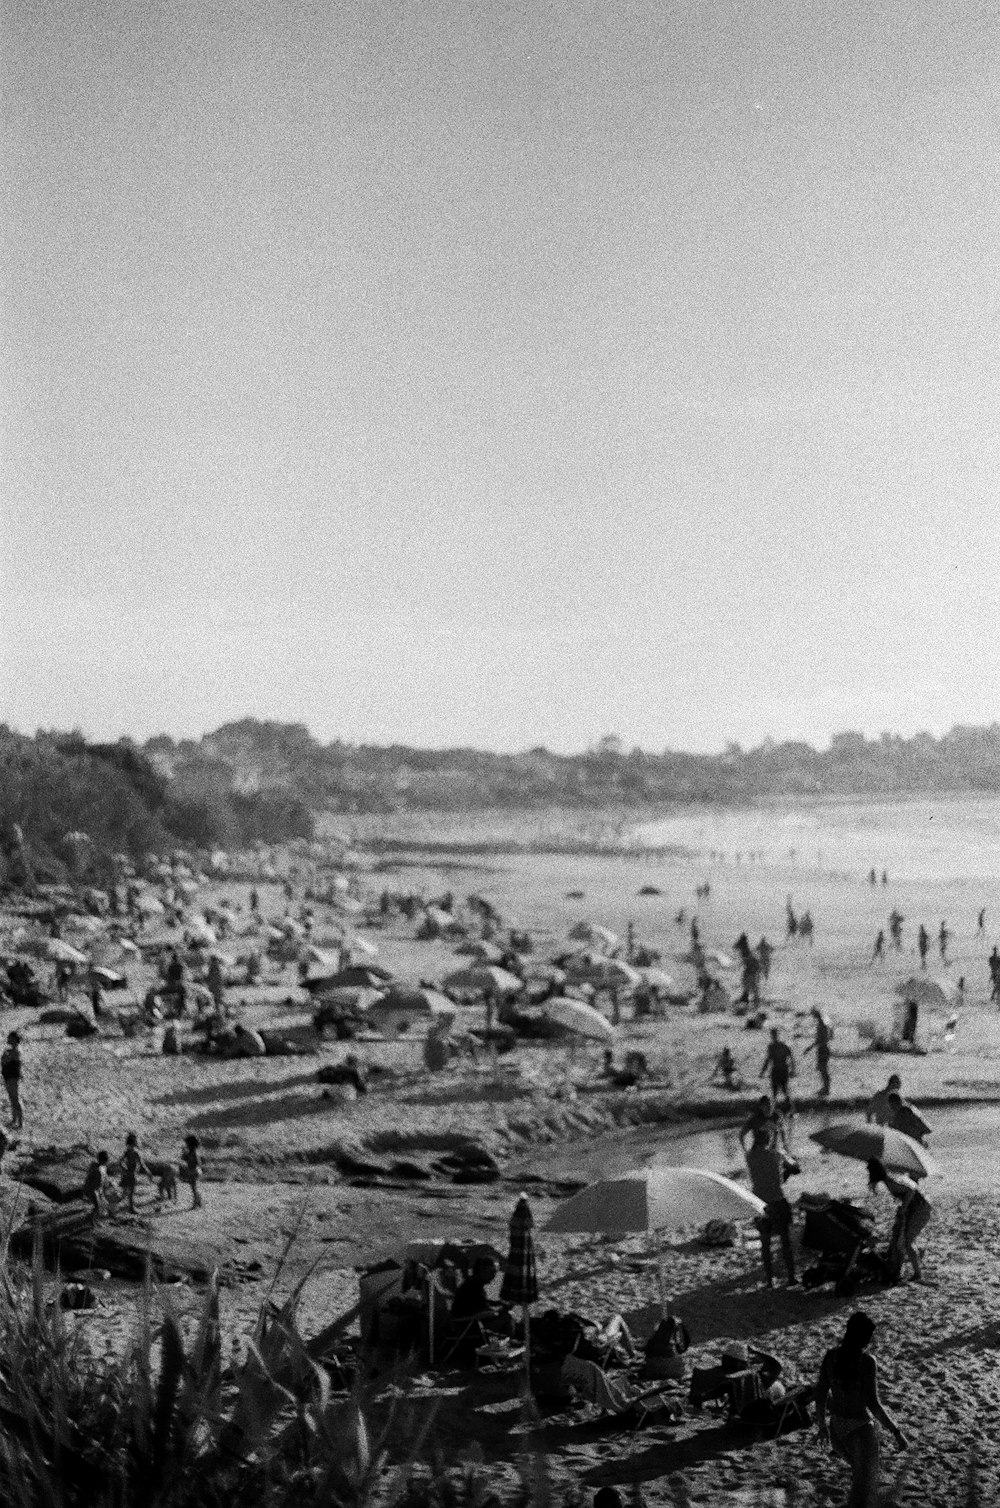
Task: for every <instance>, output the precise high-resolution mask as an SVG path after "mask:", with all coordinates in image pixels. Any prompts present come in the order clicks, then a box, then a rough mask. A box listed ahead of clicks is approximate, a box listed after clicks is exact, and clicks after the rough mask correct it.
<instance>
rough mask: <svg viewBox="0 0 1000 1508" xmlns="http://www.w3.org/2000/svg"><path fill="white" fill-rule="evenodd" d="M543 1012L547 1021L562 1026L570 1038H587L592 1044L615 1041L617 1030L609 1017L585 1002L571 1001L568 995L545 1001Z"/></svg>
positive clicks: (542, 1007)
mask: <svg viewBox="0 0 1000 1508" xmlns="http://www.w3.org/2000/svg"><path fill="white" fill-rule="evenodd" d="M541 1010H542V1015H543V1016H544V1017H545V1018H546V1019H547V1020H549V1021H552V1022H554V1023H555V1024H556V1025H557V1026H561V1027H562V1029H563V1030H564V1031H565V1032H568V1033H569V1035H570V1036H573V1037H585V1038H587V1039H588V1040H589V1041H591V1042H613V1041H614V1038H615V1029H614V1027H613V1026H612V1025H611V1022H610V1021H609V1020H608V1018H607V1016H602V1014H601V1012H600V1011H599V1010H597V1009H596V1008H595V1007H594V1006H592V1005H588V1004H587V1003H586V1001H585V1000H571V999H570V998H569V996H568V995H560V996H559V997H558V998H557V999H555V1000H545V1001H543V1002H542V1006H541Z"/></svg>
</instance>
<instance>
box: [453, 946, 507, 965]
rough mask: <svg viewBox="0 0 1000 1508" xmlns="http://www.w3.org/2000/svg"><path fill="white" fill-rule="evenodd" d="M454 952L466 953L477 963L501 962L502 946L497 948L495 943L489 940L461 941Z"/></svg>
mask: <svg viewBox="0 0 1000 1508" xmlns="http://www.w3.org/2000/svg"><path fill="white" fill-rule="evenodd" d="M455 952H456V953H467V954H468V955H469V957H470V958H474V959H475V960H476V962H477V963H502V962H503V949H502V948H498V947H497V945H496V943H491V942H476V943H468V942H466V943H462V944H461V946H460V947H458V948H456V949H455Z"/></svg>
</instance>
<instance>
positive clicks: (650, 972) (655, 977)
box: [639, 969, 677, 990]
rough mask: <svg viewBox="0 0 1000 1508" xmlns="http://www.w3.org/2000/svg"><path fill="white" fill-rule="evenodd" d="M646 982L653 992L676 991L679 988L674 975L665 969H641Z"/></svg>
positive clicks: (640, 971)
mask: <svg viewBox="0 0 1000 1508" xmlns="http://www.w3.org/2000/svg"><path fill="white" fill-rule="evenodd" d="M639 973H640V974H641V975H642V977H643V980H644V982H645V983H646V984H647V985H648V986H649V988H650V989H651V990H675V989H676V988H677V985H676V983H675V982H674V978H673V975H672V974H668V973H666V971H665V970H664V969H640V970H639Z"/></svg>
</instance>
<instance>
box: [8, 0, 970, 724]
mask: <svg viewBox="0 0 1000 1508" xmlns="http://www.w3.org/2000/svg"><path fill="white" fill-rule="evenodd" d="M998 41H1000V13H998V12H997V11H996V9H995V7H993V6H992V5H990V4H989V3H988V0H981V3H975V4H973V3H967V0H952V3H948V0H908V3H907V4H906V5H899V4H898V0H891V3H878V0H838V3H837V4H836V5H803V4H801V0H781V3H779V0H670V3H669V4H664V3H663V0H648V3H647V0H600V3H597V0H522V3H502V0H497V3H491V0H482V3H477V4H472V3H468V0H465V3H463V0H368V3H362V0H330V3H317V0H311V3H303V0H245V3H239V4H237V3H235V0H158V3H157V4H156V5H155V6H148V5H145V4H142V3H139V0H132V3H129V0H117V3H105V0H46V3H45V4H44V5H41V4H39V3H38V0H9V4H8V5H7V6H5V7H4V13H3V19H2V21H0V69H2V76H0V110H2V112H3V121H2V125H3V143H2V146H0V226H2V229H0V235H2V238H3V239H2V248H0V249H2V257H0V262H2V270H0V277H2V284H0V539H2V541H3V543H2V548H0V721H6V722H7V723H9V724H10V725H12V726H14V727H17V728H20V729H21V730H22V731H25V732H33V731H34V730H35V728H37V727H58V728H73V727H76V728H80V729H81V730H82V731H83V732H84V733H86V734H87V735H88V736H91V737H95V738H115V737H118V736H120V735H129V736H132V737H135V738H139V739H142V738H145V737H147V736H150V735H152V734H155V733H161V732H165V733H168V734H171V735H173V736H175V737H194V736H198V735H200V734H201V733H203V732H207V731H209V730H210V729H212V728H215V727H217V726H218V725H219V724H221V723H223V722H225V721H228V720H232V719H234V718H239V717H243V716H257V717H261V718H271V719H277V720H282V721H286V720H287V721H293V722H304V723H306V724H307V725H308V727H309V728H310V729H311V731H312V732H313V733H314V734H315V735H316V736H317V737H319V738H321V739H324V740H327V739H333V738H342V739H344V740H346V741H349V742H369V743H389V742H401V743H410V744H414V745H418V746H424V747H433V746H455V745H473V746H478V747H482V748H493V749H498V750H512V749H523V748H527V747H530V746H533V745H537V744H545V745H546V746H548V747H549V748H552V749H554V750H558V751H565V752H570V751H576V750H580V749H583V748H585V747H587V746H589V745H591V744H593V743H594V742H595V741H596V740H597V739H598V738H600V737H601V736H602V735H604V734H607V733H611V732H614V733H616V734H618V735H620V736H621V737H622V739H623V740H624V742H625V745H626V746H627V747H631V746H633V745H635V744H638V745H640V746H641V747H643V748H645V749H648V750H660V749H663V748H668V747H669V748H675V749H681V748H686V749H691V750H707V751H711V750H718V749H721V748H722V747H723V746H724V745H725V743H726V742H728V741H729V740H735V741H738V742H741V743H743V744H744V745H753V744H756V743H759V742H760V741H761V740H762V739H763V738H764V737H765V736H771V737H775V738H778V739H786V738H804V739H807V740H808V741H810V742H811V743H814V744H816V745H818V746H822V745H825V744H826V743H827V742H828V740H829V737H830V735H831V734H832V733H834V732H836V731H838V730H842V729H847V728H853V729H859V730H861V731H863V732H865V733H867V734H869V735H870V736H874V735H877V734H878V733H879V732H881V731H882V730H885V729H888V730H892V731H895V732H899V733H903V734H910V733H913V732H915V731H918V730H921V729H928V730H930V731H932V732H936V733H939V732H942V731H944V730H945V729H947V728H948V727H950V726H952V725H953V724H955V723H989V722H992V721H994V720H995V719H996V716H997V698H996V693H995V669H996V665H997V663H998V662H1000V614H998V611H997V592H996V580H997V571H996V561H997V559H998V548H1000V510H998V508H997V478H998V476H1000V404H998V397H1000V394H998V391H997V389H998V380H1000V366H998V349H1000V346H998V326H1000V321H998V305H1000V278H998V276H997V273H998V267H997V260H998V253H997V246H998V245H1000V235H998V231H1000V224H998V221H1000V193H998V176H1000V150H998V148H1000V141H998V136H1000V125H998V119H1000V117H998V115H997V111H996V101H997V99H998V98H1000V87H998V85H1000V78H998V73H1000V48H998V45H997V44H998Z"/></svg>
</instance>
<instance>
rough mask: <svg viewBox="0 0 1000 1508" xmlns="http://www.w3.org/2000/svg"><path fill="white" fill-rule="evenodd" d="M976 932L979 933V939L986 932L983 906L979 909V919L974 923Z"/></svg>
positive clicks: (984, 908)
mask: <svg viewBox="0 0 1000 1508" xmlns="http://www.w3.org/2000/svg"><path fill="white" fill-rule="evenodd" d="M976 931H977V932H978V933H979V936H980V937H982V935H983V933H984V932H985V931H986V907H985V906H983V907H982V908H981V910H980V912H979V917H978V920H977V923H976Z"/></svg>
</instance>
